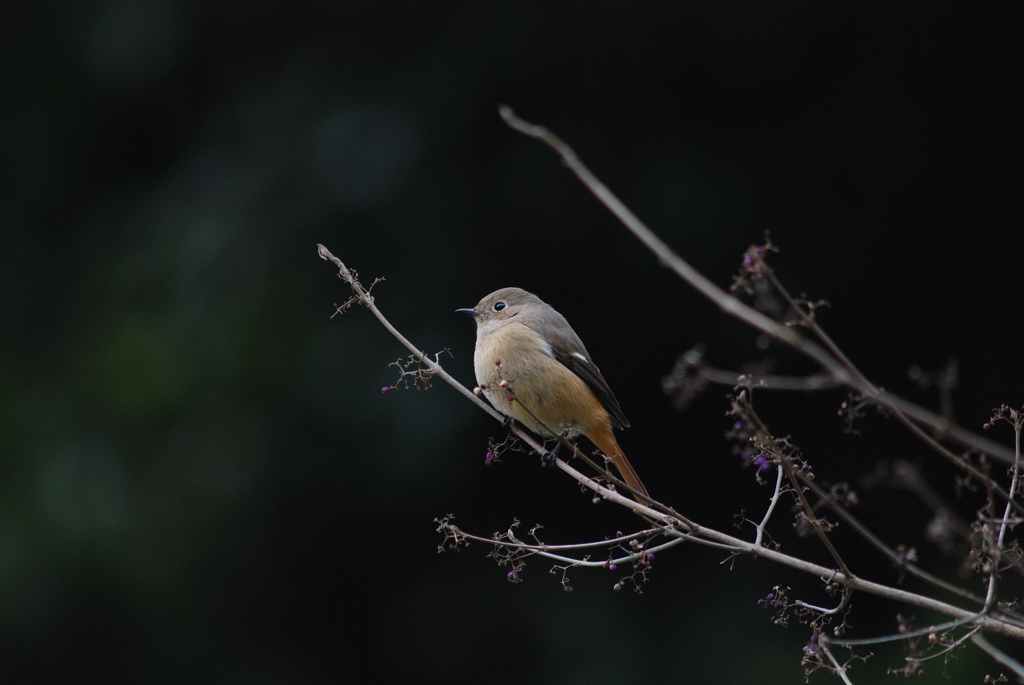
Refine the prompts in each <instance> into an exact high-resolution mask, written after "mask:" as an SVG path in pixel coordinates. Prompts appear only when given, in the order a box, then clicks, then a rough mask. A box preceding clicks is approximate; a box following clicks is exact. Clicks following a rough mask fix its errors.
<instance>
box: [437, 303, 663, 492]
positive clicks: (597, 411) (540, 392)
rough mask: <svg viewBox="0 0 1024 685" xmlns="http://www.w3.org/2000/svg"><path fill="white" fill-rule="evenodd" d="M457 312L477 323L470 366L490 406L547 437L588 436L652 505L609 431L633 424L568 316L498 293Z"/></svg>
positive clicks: (540, 304) (544, 304) (630, 484)
mask: <svg viewBox="0 0 1024 685" xmlns="http://www.w3.org/2000/svg"><path fill="white" fill-rule="evenodd" d="M456 311H457V312H463V313H466V314H469V315H470V316H472V317H473V319H474V320H475V321H476V347H475V349H474V352H473V367H474V371H475V373H476V381H477V384H478V386H477V387H479V388H480V390H481V391H482V393H483V395H484V396H485V397H486V398H487V400H488V401H489V402H490V403H491V405H493V406H494V407H495V408H496V409H497V410H498V411H500V412H501V413H502V414H504V415H505V416H507V417H508V418H510V419H515V420H516V421H518V422H519V423H520V424H522V425H523V426H525V427H526V428H527V429H529V430H530V431H532V432H533V433H535V434H537V435H539V436H541V437H543V438H553V437H557V436H559V435H564V436H565V437H566V438H568V439H572V438H575V437H577V436H579V435H584V436H586V437H587V439H589V440H590V441H591V442H592V443H594V445H596V446H597V448H598V449H600V450H601V451H602V452H604V453H605V455H607V457H608V458H609V459H610V460H611V462H612V463H613V464H614V465H615V467H616V468H617V469H618V471H619V473H620V474H621V475H622V479H623V480H624V481H625V482H626V484H627V485H628V486H629V487H630V488H631V489H632V490H633V491H634V493H635V495H636V496H638V497H637V499H638V501H643V500H644V499H646V500H648V501H649V500H650V495H649V494H648V492H647V488H645V487H644V485H643V483H642V482H641V481H640V477H639V476H638V475H637V473H636V470H635V469H634V468H633V466H632V464H630V463H629V460H628V459H626V455H625V454H624V453H623V451H622V448H621V447H619V443H618V441H617V440H616V439H615V434H614V433H613V432H612V430H613V428H617V429H623V428H627V427H629V421H627V420H626V416H625V414H623V412H622V408H621V407H620V406H619V402H618V400H617V399H616V398H615V394H614V393H613V392H612V390H611V388H610V387H608V382H607V381H605V379H604V376H602V375H601V371H600V370H599V369H598V368H597V366H596V365H595V364H594V362H593V361H592V360H591V357H590V353H589V352H587V348H586V347H584V345H583V341H582V340H580V337H579V336H578V335H576V331H574V330H573V329H572V326H570V325H569V322H568V321H566V319H565V317H564V316H562V315H561V314H559V313H558V312H557V311H556V310H555V309H554V308H553V307H552V306H551V305H549V304H547V303H546V302H544V301H543V300H541V299H540V298H539V297H537V296H536V295H534V294H533V293H530V292H527V291H526V290H523V289H521V288H501V289H500V290H495V291H494V292H492V293H491V294H490V295H487V296H486V297H484V298H483V299H482V300H480V302H478V303H477V305H476V306H475V307H472V308H468V309H458V310H456ZM556 449H557V447H556Z"/></svg>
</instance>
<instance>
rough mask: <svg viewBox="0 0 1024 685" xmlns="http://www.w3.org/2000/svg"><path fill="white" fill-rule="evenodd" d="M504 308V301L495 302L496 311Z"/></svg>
mask: <svg viewBox="0 0 1024 685" xmlns="http://www.w3.org/2000/svg"><path fill="white" fill-rule="evenodd" d="M504 308H505V303H504V302H495V303H494V311H496V312H500V311H501V310H502V309H504Z"/></svg>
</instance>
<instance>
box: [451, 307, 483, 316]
mask: <svg viewBox="0 0 1024 685" xmlns="http://www.w3.org/2000/svg"><path fill="white" fill-rule="evenodd" d="M455 311H457V312H462V313H463V314H469V315H470V316H480V312H478V311H477V310H476V308H475V307H470V308H469V309H456V310H455Z"/></svg>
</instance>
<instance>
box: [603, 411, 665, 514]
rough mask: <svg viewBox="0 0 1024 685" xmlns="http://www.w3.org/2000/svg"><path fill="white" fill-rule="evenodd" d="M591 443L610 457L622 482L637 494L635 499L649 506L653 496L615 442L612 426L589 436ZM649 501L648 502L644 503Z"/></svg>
mask: <svg viewBox="0 0 1024 685" xmlns="http://www.w3.org/2000/svg"><path fill="white" fill-rule="evenodd" d="M587 437H588V438H590V441H591V442H592V443H594V444H595V445H597V448H598V449H599V450H601V451H602V452H604V453H605V454H606V455H608V458H609V459H611V460H612V463H613V464H615V468H617V469H618V470H619V473H620V474H621V475H622V480H624V481H626V485H628V486H629V487H631V488H633V490H635V491H636V492H637V495H636V496H635V499H636V500H637V501H638V502H640V503H641V504H648V503H649V502H651V501H653V500H651V496H650V495H649V494H648V493H647V488H645V487H644V484H643V483H642V482H640V476H638V475H636V470H635V469H634V468H633V465H632V464H630V463H629V460H628V459H626V455H625V454H623V453H622V448H621V447H619V443H618V442H617V441H616V440H615V435H614V434H612V429H611V426H608V427H607V428H606V429H605V430H601V431H599V432H596V433H595V434H594V435H591V434H589V433H588V434H587ZM644 500H647V501H644Z"/></svg>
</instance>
